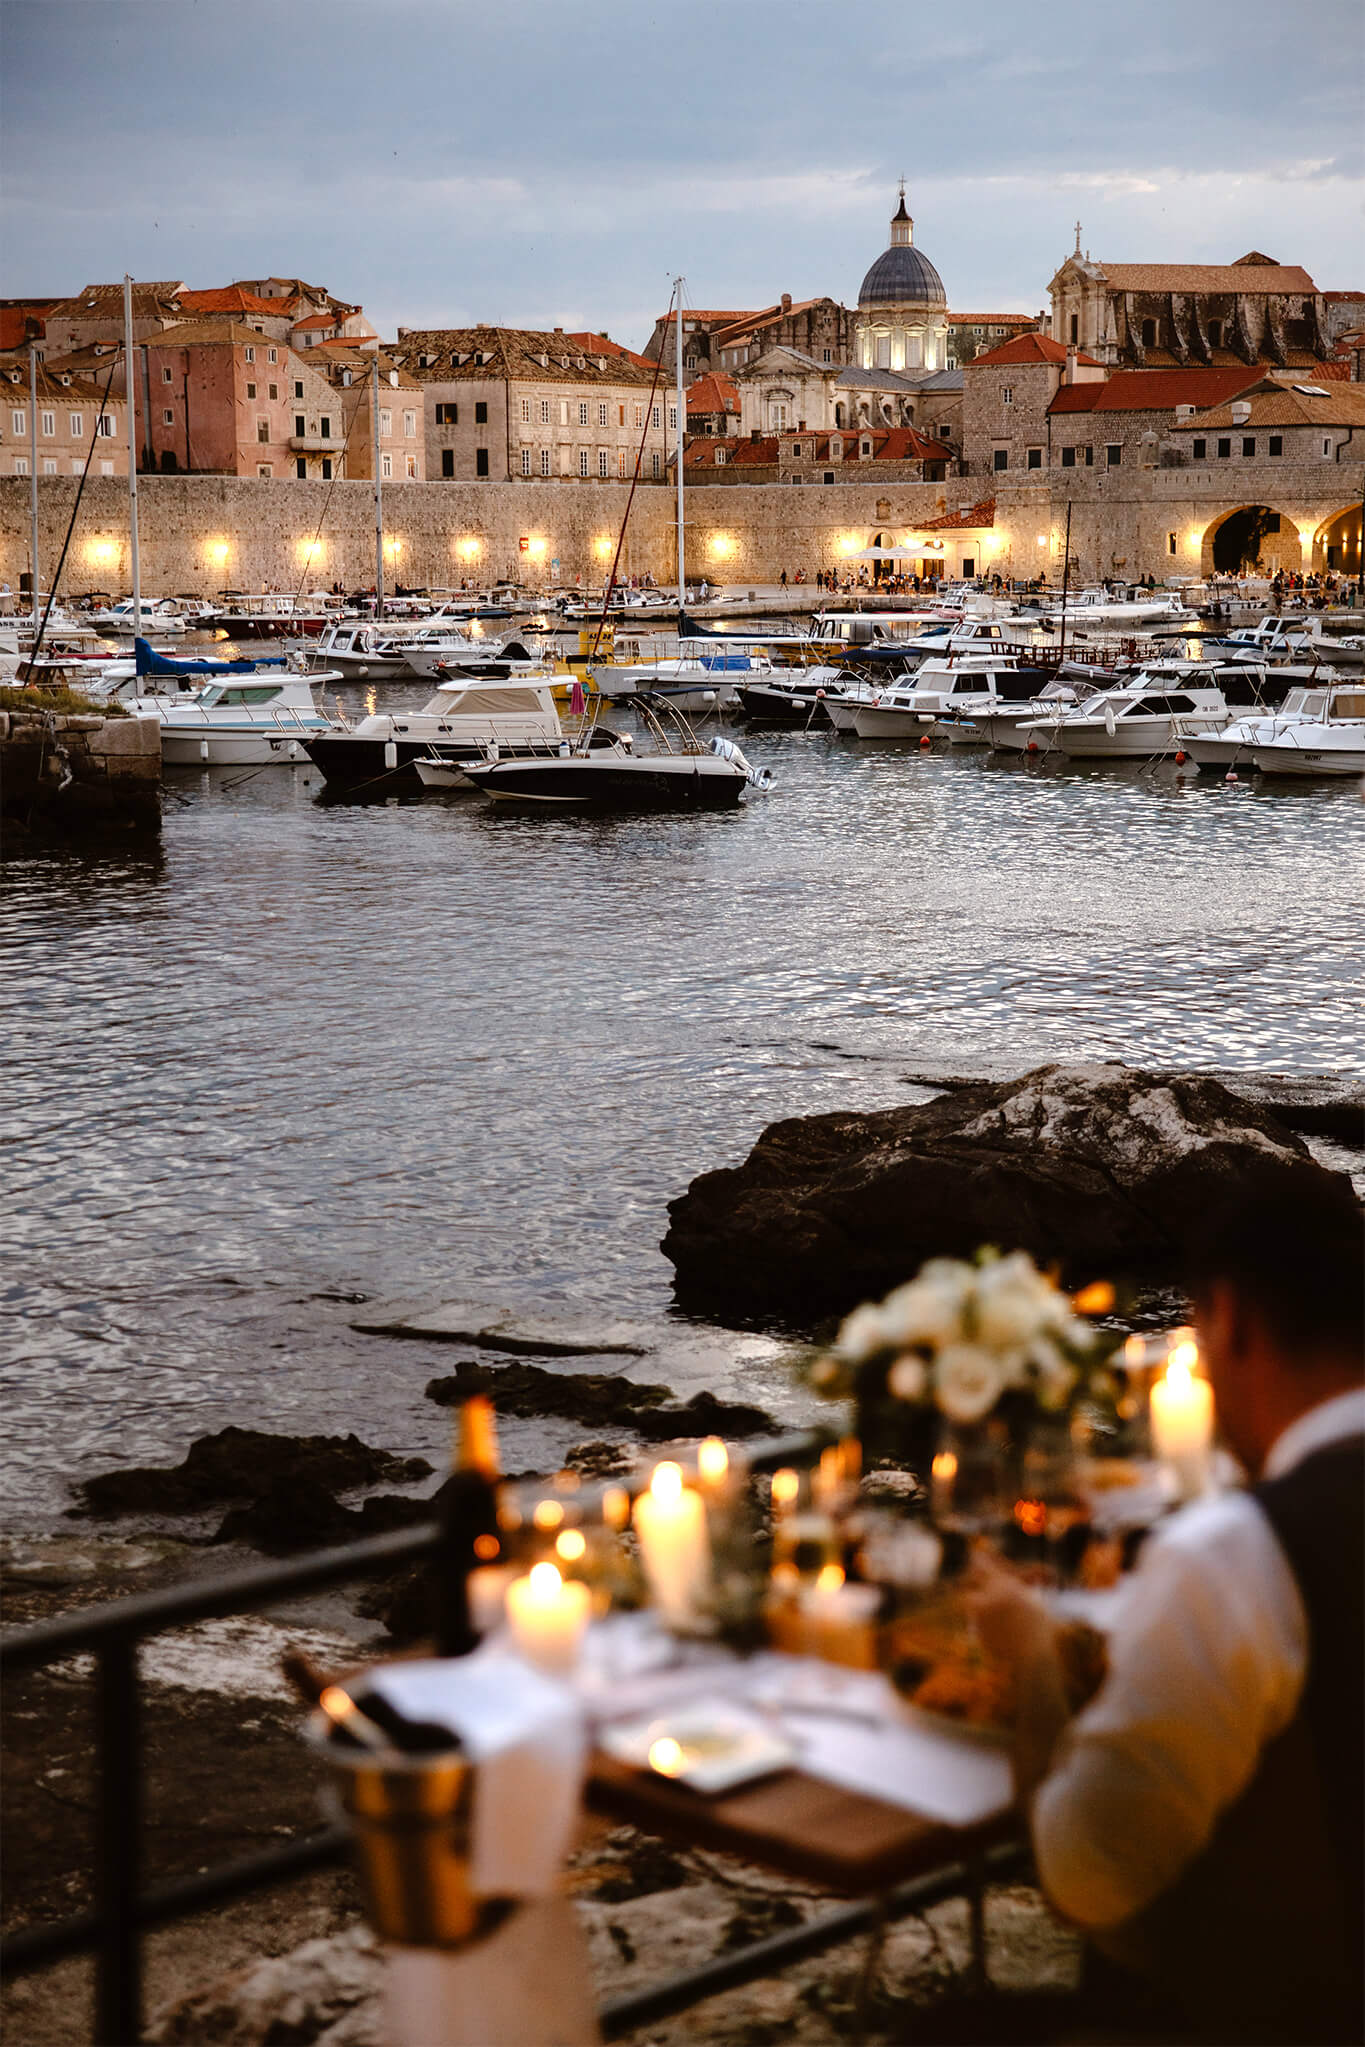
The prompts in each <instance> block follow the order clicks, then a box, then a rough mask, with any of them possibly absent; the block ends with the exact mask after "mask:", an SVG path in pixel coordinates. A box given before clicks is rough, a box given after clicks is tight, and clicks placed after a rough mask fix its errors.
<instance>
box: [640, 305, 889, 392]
mask: <svg viewBox="0 0 1365 2047" xmlns="http://www.w3.org/2000/svg"><path fill="white" fill-rule="evenodd" d="M673 340H674V316H673V314H672V313H671V312H668V313H661V314H660V315H659V317H658V319H657V320H656V321H655V322H654V332H653V333H652V334H651V335H650V337H649V340H648V341H647V342H646V343H645V354H646V356H647V357H648V358H649V360H650V361H651V362H661V363H662V364H663V367H664V369H665V371H666V372H667V374H668V375H669V376H670V377H672V376H674V375H675V364H676V360H677V359H676V356H675V354H674V348H673ZM772 348H794V349H796V350H797V351H798V352H799V353H800V354H802V355H808V356H809V357H810V358H811V360H812V361H813V362H818V363H823V364H827V365H833V366H835V367H837V366H838V365H839V364H841V363H846V362H848V361H849V360H850V358H851V355H852V349H853V315H852V313H850V311H849V309H848V307H847V306H842V305H840V304H839V302H838V301H837V299H831V298H815V299H801V300H798V301H793V299H792V295H791V293H790V292H789V291H784V292H783V294H782V296H781V298H780V299H779V300H778V301H777V303H776V305H771V306H762V307H760V308H759V309H758V310H757V311H756V312H716V311H702V310H698V309H697V308H695V307H692V306H684V307H683V377H684V380H685V381H686V382H691V381H692V379H693V378H696V377H705V376H708V375H710V374H711V372H712V371H728V372H729V373H730V374H731V375H733V373H734V372H735V371H736V370H739V369H742V368H743V367H744V365H745V364H746V363H749V362H753V361H754V360H755V358H756V357H758V356H760V355H763V354H765V353H766V352H767V351H768V350H769V349H772Z"/></svg>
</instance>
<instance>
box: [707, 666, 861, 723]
mask: <svg viewBox="0 0 1365 2047" xmlns="http://www.w3.org/2000/svg"><path fill="white" fill-rule="evenodd" d="M847 682H848V678H847V676H846V674H845V672H844V670H843V669H841V668H825V667H820V668H778V669H774V670H773V671H772V672H771V673H769V674H767V675H763V674H758V675H755V676H754V677H753V679H752V680H749V681H742V682H740V683H739V684H738V686H737V688H736V692H735V694H736V696H737V697H738V699H739V707H740V709H741V710H742V711H743V713H744V715H745V717H746V718H749V719H751V720H752V721H753V722H754V724H756V725H792V726H808V725H817V724H820V723H822V722H823V720H824V719H825V718H826V717H828V715H829V711H830V706H831V705H832V704H833V703H834V702H835V701H836V700H837V699H838V698H839V697H840V696H841V695H842V694H843V692H844V690H845V688H846V687H847Z"/></svg>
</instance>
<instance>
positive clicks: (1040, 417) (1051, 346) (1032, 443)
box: [958, 334, 1104, 477]
mask: <svg viewBox="0 0 1365 2047" xmlns="http://www.w3.org/2000/svg"><path fill="white" fill-rule="evenodd" d="M958 374H959V375H960V376H961V378H962V380H963V385H964V391H963V400H962V457H963V464H964V472H965V473H966V474H968V475H972V476H982V475H992V476H995V477H1002V476H1007V475H1008V476H1016V475H1020V474H1024V475H1027V474H1028V473H1029V472H1030V471H1034V470H1042V469H1045V468H1046V467H1047V430H1048V406H1049V405H1050V404H1051V402H1052V400H1053V398H1054V397H1055V396H1056V394H1057V392H1058V390H1059V389H1060V387H1061V385H1062V383H1063V382H1064V381H1066V382H1069V383H1078V384H1085V383H1087V382H1088V381H1090V380H1092V379H1093V380H1095V381H1097V382H1103V380H1104V368H1103V365H1102V364H1100V363H1098V362H1096V361H1095V359H1094V357H1093V356H1091V355H1087V354H1084V353H1082V352H1081V351H1079V350H1077V349H1066V348H1063V347H1062V345H1061V343H1060V342H1059V341H1054V340H1052V338H1051V337H1050V336H1049V335H1047V334H1020V335H1019V336H1017V337H1016V339H1015V340H1013V341H1006V342H1004V343H1002V345H1001V346H1000V347H999V348H991V349H988V350H987V351H986V353H985V354H984V355H979V356H977V357H976V359H975V361H974V362H970V363H968V364H967V367H966V369H965V370H960V371H959V372H958Z"/></svg>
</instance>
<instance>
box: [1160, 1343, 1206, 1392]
mask: <svg viewBox="0 0 1365 2047" xmlns="http://www.w3.org/2000/svg"><path fill="white" fill-rule="evenodd" d="M1198 1363H1199V1346H1198V1344H1197V1343H1178V1344H1177V1345H1176V1346H1175V1348H1174V1350H1172V1351H1171V1353H1170V1355H1169V1356H1168V1357H1167V1359H1166V1377H1167V1379H1168V1380H1171V1381H1173V1382H1174V1383H1175V1384H1176V1385H1177V1386H1188V1385H1189V1383H1190V1377H1191V1374H1192V1373H1193V1371H1194V1368H1195V1366H1196V1365H1197V1364H1198Z"/></svg>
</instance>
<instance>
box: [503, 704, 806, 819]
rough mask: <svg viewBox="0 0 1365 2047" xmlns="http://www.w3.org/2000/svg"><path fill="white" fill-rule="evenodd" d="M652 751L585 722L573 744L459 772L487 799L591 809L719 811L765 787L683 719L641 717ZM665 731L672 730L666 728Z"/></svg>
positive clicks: (725, 746)
mask: <svg viewBox="0 0 1365 2047" xmlns="http://www.w3.org/2000/svg"><path fill="white" fill-rule="evenodd" d="M646 715H647V717H648V720H649V723H650V725H651V726H652V728H653V737H654V742H655V744H654V747H653V749H652V750H651V751H648V752H646V751H643V750H641V749H637V747H636V745H635V742H634V739H633V737H632V735H631V734H630V733H625V732H609V731H607V730H606V728H604V727H602V726H600V725H598V724H597V723H596V721H595V720H593V721H590V722H589V723H588V724H587V725H586V726H585V728H584V729H583V731H582V732H580V733H579V734H578V736H577V737H576V738H574V739H572V740H569V739H565V740H562V741H561V742H560V744H559V745H558V746H557V747H555V748H553V749H549V748H547V749H545V751H544V752H536V753H531V754H526V755H523V756H521V757H520V758H518V759H506V758H498V759H495V760H487V761H485V762H484V763H483V764H482V765H480V766H473V767H469V768H467V769H466V770H465V772H466V774H467V776H468V778H469V780H470V781H471V782H472V783H473V784H474V786H475V787H476V788H477V789H481V790H483V791H484V793H485V794H486V795H488V796H496V797H499V798H502V799H503V800H504V801H508V800H510V801H515V802H518V803H548V804H577V805H580V806H583V807H586V808H589V809H593V810H721V809H729V808H731V807H733V806H734V805H735V804H737V803H738V802H739V801H740V799H741V798H742V797H743V796H745V795H746V794H747V793H748V792H749V791H750V790H751V789H754V790H757V791H759V792H760V793H762V792H766V791H767V790H768V789H770V788H771V787H772V776H771V774H770V773H769V771H768V770H767V769H766V768H765V769H760V770H757V771H756V770H755V769H754V768H752V767H751V766H750V764H749V762H748V760H747V759H746V758H745V756H744V754H743V753H742V752H741V751H740V749H739V748H738V747H737V746H736V745H735V743H734V741H733V740H731V739H719V738H718V739H713V740H712V741H711V742H710V744H709V745H708V746H704V745H703V744H702V742H701V741H700V740H699V739H698V738H697V736H696V734H695V733H694V732H693V731H692V729H691V727H690V726H689V725H688V723H687V721H686V719H685V718H683V717H681V716H677V715H674V716H672V718H671V719H670V721H669V724H665V722H664V720H663V719H661V718H659V717H656V716H654V715H653V714H652V713H647V714H646ZM670 726H671V729H670Z"/></svg>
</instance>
